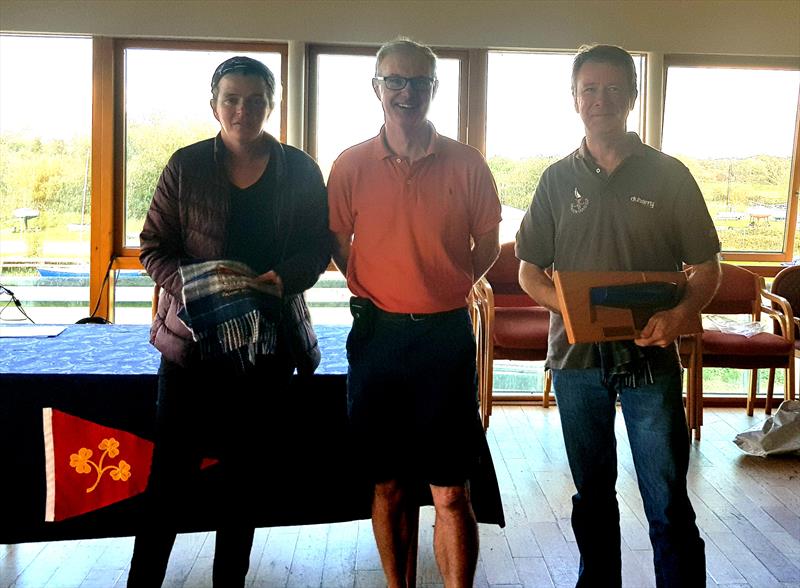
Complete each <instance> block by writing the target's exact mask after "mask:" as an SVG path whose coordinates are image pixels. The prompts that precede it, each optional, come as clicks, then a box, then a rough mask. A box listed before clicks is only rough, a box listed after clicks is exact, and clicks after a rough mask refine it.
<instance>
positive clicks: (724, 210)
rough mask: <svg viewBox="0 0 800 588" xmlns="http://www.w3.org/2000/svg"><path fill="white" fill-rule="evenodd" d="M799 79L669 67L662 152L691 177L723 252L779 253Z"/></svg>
mask: <svg viewBox="0 0 800 588" xmlns="http://www.w3.org/2000/svg"><path fill="white" fill-rule="evenodd" d="M799 88H800V72H798V71H777V70H764V69H746V68H715V67H675V66H673V67H669V68H668V70H667V95H666V101H665V104H664V132H663V142H662V145H663V149H664V151H665V152H666V153H669V154H671V155H674V156H676V157H678V158H679V159H680V160H681V161H683V162H684V163H685V164H686V165H687V166H688V167H689V169H690V170H691V171H692V174H693V175H694V177H695V179H696V180H697V183H698V184H699V185H700V189H701V190H702V191H703V195H704V196H705V199H706V202H707V203H708V208H709V211H710V212H711V216H712V218H713V219H714V224H715V225H716V227H717V231H718V232H719V236H720V239H721V241H722V249H723V251H755V252H781V251H782V250H783V244H784V234H785V230H786V208H787V204H788V198H789V176H790V172H791V165H792V144H793V141H794V128H795V117H796V116H797V97H798V89H799Z"/></svg>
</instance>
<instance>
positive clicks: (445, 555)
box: [431, 486, 478, 588]
mask: <svg viewBox="0 0 800 588" xmlns="http://www.w3.org/2000/svg"><path fill="white" fill-rule="evenodd" d="M431 494H432V495H433V505H434V507H435V508H436V526H435V528H434V531H433V550H434V553H435V554H436V563H437V564H438V565H439V571H440V572H441V573H442V578H443V579H444V585H445V587H446V588H469V587H470V586H472V583H473V581H474V579H475V567H476V566H477V564H478V523H477V521H476V520H475V513H474V512H473V510H472V504H471V503H470V499H469V491H468V490H467V487H466V486H431Z"/></svg>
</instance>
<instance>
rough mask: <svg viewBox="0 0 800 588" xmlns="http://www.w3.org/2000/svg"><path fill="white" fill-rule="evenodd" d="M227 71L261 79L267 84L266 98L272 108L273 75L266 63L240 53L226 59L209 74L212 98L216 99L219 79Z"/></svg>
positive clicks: (273, 93) (273, 95)
mask: <svg viewBox="0 0 800 588" xmlns="http://www.w3.org/2000/svg"><path fill="white" fill-rule="evenodd" d="M229 73H239V74H243V75H246V76H258V77H260V78H261V79H263V80H264V83H266V85H267V100H268V101H269V106H270V108H272V106H273V100H274V97H275V76H274V75H272V71H270V69H269V68H268V67H267V66H266V65H264V64H263V63H261V62H260V61H258V60H257V59H252V58H250V57H244V56H242V55H237V56H236V57H231V58H230V59H226V60H225V61H223V62H222V63H220V64H219V65H218V66H217V69H215V70H214V75H213V76H211V97H212V99H213V100H216V99H217V96H218V95H219V81H220V80H221V79H222V78H223V76H225V75H226V74H229Z"/></svg>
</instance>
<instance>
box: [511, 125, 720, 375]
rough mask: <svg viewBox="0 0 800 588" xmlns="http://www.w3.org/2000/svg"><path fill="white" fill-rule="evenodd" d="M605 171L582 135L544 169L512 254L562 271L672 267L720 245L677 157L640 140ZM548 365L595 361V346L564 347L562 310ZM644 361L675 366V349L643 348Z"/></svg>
mask: <svg viewBox="0 0 800 588" xmlns="http://www.w3.org/2000/svg"><path fill="white" fill-rule="evenodd" d="M628 139H629V140H630V141H631V142H632V143H633V144H634V148H633V151H632V154H631V155H630V156H629V157H628V158H627V159H625V161H623V162H622V163H621V164H620V165H619V166H618V167H617V169H615V170H614V172H613V173H612V174H611V175H606V174H605V173H604V172H603V171H602V170H601V169H600V167H599V166H598V165H597V164H596V163H595V162H594V160H593V159H592V157H591V154H590V153H589V151H588V150H587V148H586V140H585V139H584V140H583V142H582V143H581V146H580V148H578V149H577V150H576V151H575V152H573V153H572V154H571V155H569V156H567V157H565V158H564V159H562V160H560V161H557V162H556V163H554V164H553V165H551V166H550V167H548V168H547V169H546V170H545V171H544V173H543V174H542V177H541V179H540V180H539V185H538V186H537V188H536V193H535V195H534V197H533V201H532V202H531V205H530V207H529V208H528V211H527V213H526V214H525V217H524V218H523V220H522V225H521V226H520V229H519V232H518V233H517V245H516V254H517V257H518V258H519V259H521V260H524V261H527V262H528V263H531V264H533V265H536V266H538V267H540V268H547V267H550V266H552V267H553V269H555V270H562V271H676V270H681V269H682V267H683V264H684V263H687V264H697V263H702V262H704V261H708V260H709V259H711V257H712V256H713V255H714V254H716V253H718V252H719V250H720V244H719V238H718V237H717V232H716V230H715V228H714V223H713V221H712V220H711V216H710V215H709V213H708V209H707V208H706V204H705V201H704V200H703V195H702V194H701V192H700V188H699V187H698V186H697V182H695V180H694V178H693V177H692V175H691V173H690V172H689V170H688V169H687V168H686V166H685V165H683V164H682V163H681V162H680V161H678V160H677V159H675V158H674V157H670V156H668V155H665V154H664V153H661V152H660V151H658V150H656V149H653V148H652V147H649V146H647V145H644V144H643V143H642V142H641V140H640V139H639V137H638V135H636V134H635V133H628ZM548 347H549V349H548V356H547V365H548V367H550V368H553V369H582V368H589V367H597V366H598V363H597V359H596V357H595V355H596V354H595V346H594V345H592V344H577V345H570V344H569V343H568V341H567V336H566V332H565V330H564V323H563V320H562V318H561V315H559V314H556V313H550V336H549V345H548ZM647 353H648V355H651V365H653V364H654V368H655V369H668V368H670V367H673V366H677V365H678V364H679V358H678V354H677V349H676V348H674V347H673V348H667V349H666V350H662V349H661V348H648V349H647Z"/></svg>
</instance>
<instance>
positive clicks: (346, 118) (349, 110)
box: [312, 54, 460, 178]
mask: <svg viewBox="0 0 800 588" xmlns="http://www.w3.org/2000/svg"><path fill="white" fill-rule="evenodd" d="M436 69H437V72H436V75H437V77H438V78H439V90H438V92H437V94H436V97H435V98H434V100H433V103H432V104H431V109H430V112H429V116H428V118H429V119H430V120H431V122H432V123H433V124H434V126H435V127H436V131H437V132H439V133H440V134H442V135H446V136H448V137H452V138H454V139H457V138H458V120H459V110H458V106H459V101H458V95H459V88H460V61H459V60H458V59H452V58H443V57H440V58H439V60H438V62H437V65H436ZM374 75H375V57H374V56H372V55H336V54H321V55H319V56H318V57H317V96H316V101H317V102H316V106H317V121H316V128H315V129H314V131H315V132H316V138H317V162H318V163H319V166H320V168H321V169H322V175H323V176H324V177H326V178H327V177H328V173H329V172H330V170H331V165H333V162H334V160H335V159H336V158H337V157H338V155H339V154H340V153H341V152H342V151H344V150H345V149H347V148H348V147H350V146H352V145H356V144H357V143H360V142H362V141H365V140H367V139H369V138H371V137H374V136H375V135H377V134H378V131H379V130H380V128H381V125H382V124H383V111H382V110H381V103H380V102H379V101H378V99H377V98H376V96H375V93H374V92H373V90H372V77H373V76H374ZM345 96H346V99H343V97H345ZM312 99H313V97H312Z"/></svg>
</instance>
